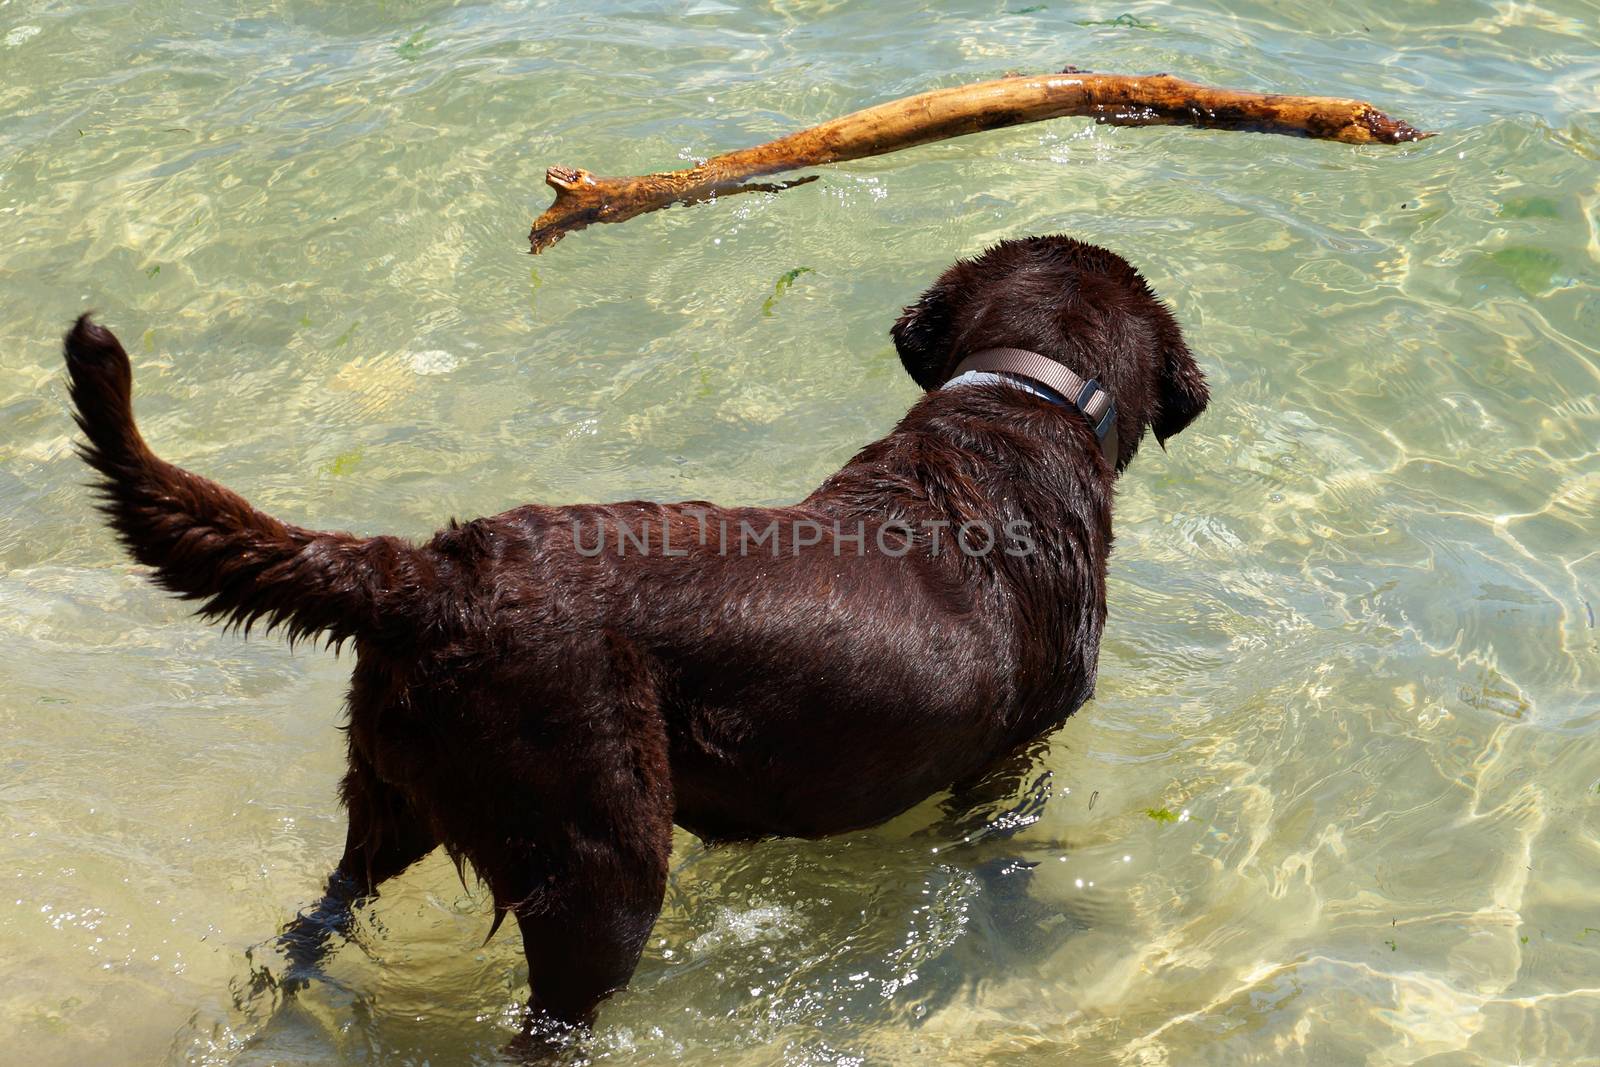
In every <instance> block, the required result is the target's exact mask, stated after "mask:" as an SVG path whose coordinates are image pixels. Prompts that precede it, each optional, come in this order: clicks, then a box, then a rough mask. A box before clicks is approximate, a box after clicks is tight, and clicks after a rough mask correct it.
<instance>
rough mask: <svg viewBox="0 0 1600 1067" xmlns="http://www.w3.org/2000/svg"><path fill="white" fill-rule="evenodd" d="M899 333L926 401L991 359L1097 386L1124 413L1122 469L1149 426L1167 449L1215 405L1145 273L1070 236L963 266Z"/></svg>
mask: <svg viewBox="0 0 1600 1067" xmlns="http://www.w3.org/2000/svg"><path fill="white" fill-rule="evenodd" d="M890 333H891V335H892V336H893V337H894V344H895V348H896V349H898V350H899V352H900V361H901V362H902V363H903V364H905V368H906V370H907V371H908V372H909V373H910V375H911V377H912V378H914V379H916V382H917V384H918V385H920V386H922V387H923V388H924V389H928V390H933V389H938V388H939V387H940V386H942V385H944V383H945V382H946V381H948V380H949V378H950V375H951V374H952V373H953V372H954V371H955V369H956V366H957V364H959V363H960V362H961V361H962V360H963V359H965V358H966V357H967V356H970V355H972V354H973V353H975V352H979V351H982V350H983V349H985V348H1025V349H1029V350H1031V351H1034V352H1038V353H1040V354H1041V355H1045V356H1049V357H1050V358H1051V359H1054V360H1058V361H1059V362H1061V363H1063V364H1065V365H1066V366H1067V367H1069V368H1071V369H1072V370H1074V371H1076V372H1077V373H1078V374H1081V375H1083V376H1084V377H1085V378H1096V379H1099V381H1100V384H1101V385H1103V386H1104V387H1105V388H1106V389H1107V390H1109V391H1110V393H1111V396H1112V398H1113V399H1115V400H1116V403H1117V436H1118V438H1120V444H1121V456H1120V460H1119V466H1125V465H1126V464H1127V462H1128V460H1130V459H1132V458H1133V455H1134V453H1135V452H1137V451H1138V448H1139V441H1140V439H1141V438H1143V437H1144V431H1145V428H1146V427H1149V428H1150V429H1151V430H1152V431H1154V432H1155V435H1156V440H1157V441H1160V442H1162V443H1163V444H1165V442H1166V439H1167V438H1169V437H1171V436H1172V435H1173V434H1175V433H1177V432H1178V431H1179V430H1182V429H1183V428H1184V427H1185V426H1187V425H1189V423H1190V422H1191V421H1193V419H1194V417H1195V416H1196V415H1198V414H1200V412H1202V411H1204V410H1205V406H1206V400H1207V399H1208V394H1207V392H1206V379H1205V375H1204V374H1203V373H1201V370H1200V368H1199V367H1198V366H1196V365H1195V361H1194V357H1193V356H1192V355H1190V354H1189V347H1188V346H1187V345H1186V344H1184V341H1183V331H1181V330H1180V329H1179V328H1178V323H1177V320H1176V319H1174V318H1173V317H1172V312H1171V311H1169V310H1168V309H1167V306H1166V305H1165V304H1163V303H1162V302H1161V300H1160V299H1159V298H1157V297H1156V295H1155V294H1154V293H1152V292H1151V291H1150V287H1149V286H1148V285H1146V284H1145V280H1144V279H1143V278H1141V277H1140V276H1139V272H1138V271H1136V270H1134V269H1133V267H1132V266H1130V265H1129V264H1128V262H1127V260H1125V259H1123V258H1122V257H1121V256H1119V255H1117V254H1116V253H1114V252H1108V251H1106V250H1105V249H1104V248H1099V247H1097V246H1095V245H1091V244H1084V243H1083V242H1082V241H1078V240H1075V239H1073V238H1071V237H1025V238H1022V239H1020V240H1014V241H1002V242H1001V243H1000V244H998V245H995V246H994V247H993V248H991V249H989V250H988V251H987V252H985V253H983V254H982V255H980V256H977V257H976V258H974V259H963V260H957V261H956V263H955V265H954V266H952V267H951V268H950V269H949V270H947V271H945V272H944V274H943V275H942V276H940V278H939V280H938V281H936V282H934V283H933V285H932V286H931V287H930V288H929V289H928V291H927V292H925V293H923V294H922V298H921V299H920V300H918V301H917V302H916V303H915V304H913V305H912V306H910V307H908V308H906V309H905V314H903V315H902V316H901V317H900V321H899V322H896V323H895V324H894V329H893V330H891V331H890Z"/></svg>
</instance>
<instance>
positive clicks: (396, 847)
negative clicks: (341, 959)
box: [278, 752, 438, 990]
mask: <svg viewBox="0 0 1600 1067" xmlns="http://www.w3.org/2000/svg"><path fill="white" fill-rule="evenodd" d="M340 793H341V795H342V796H343V797H344V803H345V807H346V808H347V809H348V812H349V816H350V827H349V830H348V831H347V832H346V834H345V846H344V855H343V856H342V857H340V859H339V865H338V866H337V867H335V868H334V870H333V873H332V874H330V875H329V876H328V885H327V889H326V891H325V892H324V893H323V896H322V899H321V900H320V901H318V902H317V903H316V904H314V905H312V906H311V907H310V908H307V909H306V910H305V911H302V912H301V913H300V914H299V915H297V916H295V918H294V920H293V921H291V922H290V923H289V924H288V925H287V926H286V927H284V930H283V933H282V934H280V935H279V937H278V945H279V947H280V948H281V949H282V950H283V953H284V955H285V956H287V957H288V960H289V971H288V974H287V976H286V978H285V985H286V986H287V987H288V988H289V989H291V990H292V989H295V988H298V987H300V986H303V985H304V984H305V983H306V981H307V980H308V979H309V978H310V977H311V976H312V975H313V974H315V973H316V970H317V967H318V966H319V964H320V963H321V960H322V957H323V955H324V954H325V953H326V952H327V951H328V949H329V946H330V943H331V941H332V940H333V938H335V937H340V938H344V937H348V936H349V934H350V929H351V927H352V925H353V924H354V921H355V909H356V908H357V907H358V906H360V905H361V904H363V903H364V902H366V901H367V900H370V899H371V898H372V897H374V896H376V895H377V893H378V887H379V886H381V885H382V884H383V883H384V882H386V881H388V880H389V879H390V878H393V877H394V876H395V875H397V874H399V873H400V872H402V871H404V870H405V869H406V868H407V867H409V866H411V865H412V864H413V863H416V862H417V861H418V860H420V859H422V858H423V857H424V856H426V855H427V854H428V853H430V852H432V851H433V850H434V847H435V846H436V845H437V844H438V840H437V839H436V838H435V837H434V835H433V834H432V832H430V831H429V829H428V827H427V826H426V825H424V823H423V822H422V820H421V819H420V818H418V817H417V815H416V813H415V812H413V811H412V809H411V806H410V805H409V804H408V803H407V802H406V800H405V798H404V797H403V796H402V795H401V794H400V793H399V791H398V790H396V789H395V788H394V787H393V786H390V785H386V784H385V783H384V782H383V781H381V780H380V779H379V778H378V776H377V774H376V773H375V772H374V771H373V770H372V768H371V767H370V766H368V765H367V764H366V763H365V762H364V761H362V760H361V759H360V757H359V756H358V755H356V754H355V753H354V752H352V753H351V762H350V770H349V771H348V772H347V773H346V774H345V777H344V782H343V783H342V784H341V786H340Z"/></svg>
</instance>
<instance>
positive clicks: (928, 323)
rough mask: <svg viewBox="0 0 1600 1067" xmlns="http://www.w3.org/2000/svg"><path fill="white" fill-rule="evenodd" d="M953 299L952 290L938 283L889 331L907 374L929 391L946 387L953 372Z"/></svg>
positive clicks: (953, 293)
mask: <svg viewBox="0 0 1600 1067" xmlns="http://www.w3.org/2000/svg"><path fill="white" fill-rule="evenodd" d="M954 296H955V292H954V289H953V287H952V286H950V285H948V284H947V283H945V282H943V281H939V282H935V283H934V284H933V285H932V286H930V287H929V288H928V291H927V292H925V293H923V294H922V298H921V299H920V300H918V301H917V302H916V303H915V304H912V305H911V306H910V307H908V308H906V309H905V311H904V312H903V313H902V314H901V316H900V321H898V322H896V323H895V324H894V326H893V327H891V328H890V330H889V336H890V337H893V338H894V347H895V351H897V352H899V353H900V363H901V365H902V366H904V367H905V369H906V373H907V374H909V375H911V377H912V378H913V379H914V380H915V381H916V383H917V384H918V385H920V386H922V388H924V389H927V390H929V391H932V390H934V389H937V388H939V387H940V386H942V385H943V384H944V383H945V376H946V374H947V373H948V372H949V369H950V368H949V363H950V348H951V343H952V341H953V338H952V337H951V336H950V331H951V329H952V328H953V327H954V325H955V302H954V299H953V298H954Z"/></svg>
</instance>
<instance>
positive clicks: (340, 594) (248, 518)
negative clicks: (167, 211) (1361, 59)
mask: <svg viewBox="0 0 1600 1067" xmlns="http://www.w3.org/2000/svg"><path fill="white" fill-rule="evenodd" d="M66 358H67V373H68V375H69V376H70V378H71V395H72V403H73V406H74V407H75V408H76V409H77V410H76V413H75V417H76V419H77V423H78V426H79V427H80V428H81V429H82V430H83V432H84V434H85V435H86V436H87V437H88V443H87V444H84V445H80V446H79V449H78V454H79V455H80V456H82V457H83V460H84V462H86V463H88V464H89V466H91V467H93V468H94V469H95V470H96V471H98V472H99V473H100V479H99V480H98V482H97V483H96V488H97V489H98V490H99V492H100V496H101V499H102V502H101V505H100V509H101V510H102V511H103V512H105V514H106V515H107V516H108V517H109V518H110V521H111V525H112V527H113V528H114V529H115V530H116V532H117V534H118V536H119V537H120V538H121V540H122V542H123V544H124V545H126V546H127V548H128V551H129V552H130V553H131V554H132V555H133V558H134V559H136V560H138V561H139V562H140V563H143V564H146V565H148V566H150V567H153V568H155V571H156V574H155V578H156V581H157V582H158V583H159V584H160V585H161V586H162V587H163V588H165V589H168V590H170V591H171V592H174V593H177V594H178V595H180V596H182V597H184V598H185V599H189V600H202V601H204V603H203V604H202V605H201V607H200V612H201V614H203V615H205V616H207V617H210V618H217V619H222V620H225V621H226V622H228V623H229V624H232V625H237V626H239V627H242V628H243V629H244V630H245V631H247V632H248V630H249V629H250V626H251V625H252V624H253V623H255V622H257V621H262V620H264V621H265V622H266V624H267V626H268V628H272V627H278V626H281V627H283V628H284V629H285V630H286V631H287V633H288V635H289V638H290V640H291V641H293V640H298V639H300V638H305V637H310V636H313V635H317V634H325V635H327V637H328V639H329V640H330V641H333V642H339V641H344V640H346V639H348V638H352V637H357V636H362V637H369V638H373V639H379V640H386V641H390V642H397V641H404V640H407V639H409V638H412V637H415V636H417V634H418V630H419V627H421V626H424V625H426V623H425V621H424V619H423V618H421V617H419V615H420V614H421V613H424V612H426V610H427V599H428V593H429V592H431V591H432V590H433V589H434V588H436V585H437V578H436V575H435V573H434V567H435V561H434V560H433V559H432V558H431V557H430V555H429V554H428V553H427V552H426V550H424V549H418V548H415V547H413V546H411V545H409V544H407V543H406V542H404V541H401V540H399V539H398V538H393V537H372V538H359V537H353V536H351V535H350V534H343V533H317V532H315V531H312V530H304V529H301V528H300V527H297V526H290V525H288V524H287V523H283V522H279V521H278V520H277V519H274V518H273V517H272V516H270V515H266V514H263V513H262V512H260V511H257V510H256V509H255V508H253V507H251V506H250V504H249V503H248V502H247V501H246V500H244V498H242V497H240V496H239V495H238V494H236V493H233V492H230V491H229V490H227V489H224V488H223V487H222V486H220V485H218V484H216V483H215V482H212V481H209V480H208V479H205V478H201V477H199V476H198V475H194V474H190V473H189V472H188V471H185V470H181V469H180V468H178V467H174V466H173V465H172V464H170V463H167V462H166V461H164V460H162V459H159V458H158V457H157V456H156V455H155V454H154V453H153V452H151V451H150V448H149V446H147V445H146V444H145V442H144V438H143V437H141V436H140V435H139V429H138V427H137V426H136V425H135V424H134V421H133V369H132V367H131V366H130V364H129V362H128V354H127V353H126V352H125V351H123V348H122V345H121V344H120V343H118V341H117V339H116V337H115V336H114V335H113V334H112V333H111V331H110V330H107V329H106V328H105V327H103V326H100V325H98V324H97V323H95V322H93V321H91V320H90V318H89V316H88V315H84V316H83V317H81V318H79V319H78V321H77V323H75V324H74V325H73V327H72V330H71V331H70V332H69V333H68V334H67V337H66Z"/></svg>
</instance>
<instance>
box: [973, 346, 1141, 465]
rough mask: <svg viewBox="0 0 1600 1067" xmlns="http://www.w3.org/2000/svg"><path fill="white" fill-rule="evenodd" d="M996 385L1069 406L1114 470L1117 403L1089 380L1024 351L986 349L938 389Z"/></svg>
mask: <svg viewBox="0 0 1600 1067" xmlns="http://www.w3.org/2000/svg"><path fill="white" fill-rule="evenodd" d="M993 382H1000V383H1004V384H1006V385H1011V386H1015V387H1016V388H1018V389H1021V390H1023V391H1024V392H1027V393H1032V394H1033V395H1034V396H1037V397H1040V398H1042V399H1044V400H1047V401H1049V402H1050V403H1052V404H1056V405H1058V406H1060V407H1070V408H1073V409H1075V410H1076V411H1078V412H1079V413H1081V414H1082V415H1083V417H1084V418H1086V419H1088V420H1089V428H1090V429H1092V430H1094V435H1095V437H1096V438H1098V439H1099V441H1100V452H1101V454H1103V455H1104V456H1105V457H1106V462H1107V463H1109V464H1110V465H1111V469H1112V470H1116V469H1117V403H1116V401H1115V400H1112V399H1111V394H1110V393H1108V392H1107V391H1106V390H1105V388H1104V387H1103V386H1102V385H1101V384H1100V383H1099V382H1098V381H1096V380H1095V379H1093V378H1084V377H1082V376H1080V375H1079V374H1077V373H1076V372H1075V371H1073V370H1072V369H1071V368H1070V367H1067V366H1066V365H1064V364H1062V363H1060V362H1057V361H1056V360H1053V359H1051V358H1050V357H1049V356H1043V355H1040V354H1039V353H1038V352H1032V351H1029V350H1028V349H1026V348H986V349H984V350H983V351H981V352H975V353H973V354H972V355H970V356H968V357H967V358H966V359H964V360H962V361H961V362H960V364H958V365H957V366H956V369H955V373H954V374H952V375H951V377H950V380H949V381H947V382H945V383H944V385H943V386H941V388H943V389H951V388H954V387H955V386H959V385H983V384H988V383H993Z"/></svg>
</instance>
